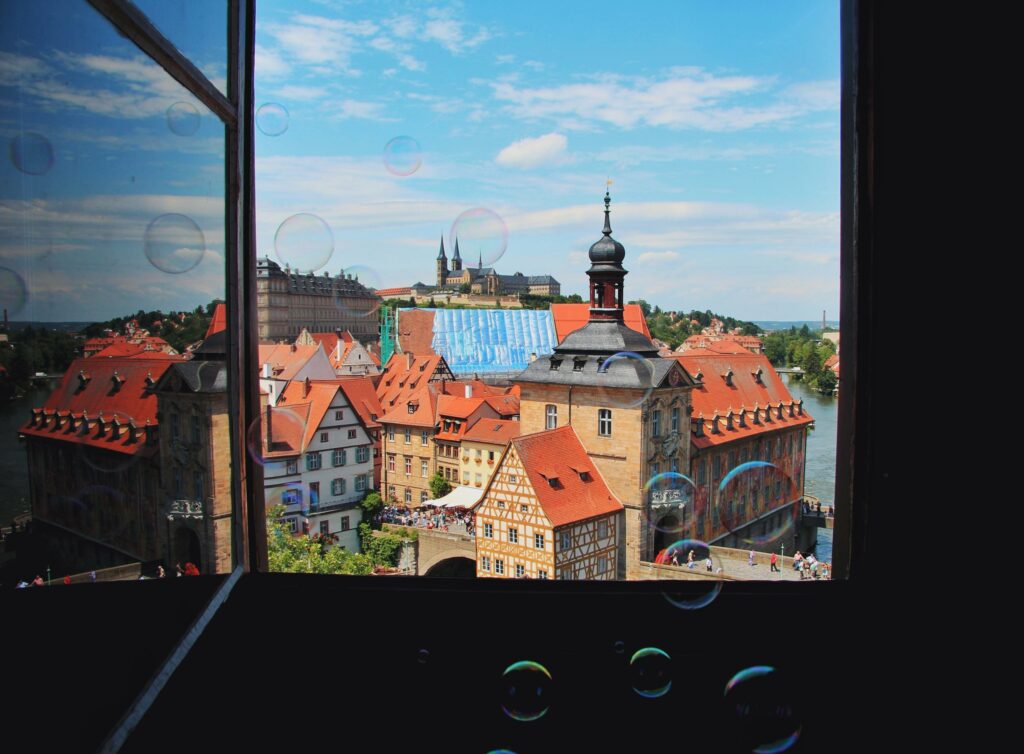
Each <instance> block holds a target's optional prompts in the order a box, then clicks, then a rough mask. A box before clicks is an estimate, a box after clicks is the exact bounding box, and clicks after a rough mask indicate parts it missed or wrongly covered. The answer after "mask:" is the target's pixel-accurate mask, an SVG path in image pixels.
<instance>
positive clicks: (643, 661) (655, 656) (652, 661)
mask: <svg viewBox="0 0 1024 754" xmlns="http://www.w3.org/2000/svg"><path fill="white" fill-rule="evenodd" d="M629 671H630V675H631V676H632V681H633V691H635V692H636V693H638V694H639V695H640V696H642V697H644V698H645V699H657V698H658V697H661V696H665V694H667V693H668V692H669V690H670V689H671V688H672V658H671V657H669V656H668V653H667V652H665V651H664V650H663V649H658V648H657V647H645V648H644V649H640V650H637V651H636V652H635V653H634V654H633V657H632V658H630V660H629Z"/></svg>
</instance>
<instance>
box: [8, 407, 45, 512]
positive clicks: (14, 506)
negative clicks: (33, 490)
mask: <svg viewBox="0 0 1024 754" xmlns="http://www.w3.org/2000/svg"><path fill="white" fill-rule="evenodd" d="M49 394H50V391H49V389H33V390H30V391H28V392H27V393H26V394H25V396H24V397H23V398H17V399H15V400H13V401H3V402H0V524H2V525H3V526H10V525H11V519H13V518H14V517H15V516H17V515H18V514H19V513H28V511H29V507H30V506H29V497H28V463H27V462H26V459H25V442H24V441H23V440H19V439H18V429H19V428H20V427H21V426H22V425H23V424H24V423H25V422H26V421H28V412H29V409H30V408H32V407H33V406H42V405H43V401H45V400H46V398H47V396H49Z"/></svg>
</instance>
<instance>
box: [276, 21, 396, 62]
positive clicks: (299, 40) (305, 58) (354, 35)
mask: <svg viewBox="0 0 1024 754" xmlns="http://www.w3.org/2000/svg"><path fill="white" fill-rule="evenodd" d="M266 31H267V33H268V34H269V35H270V36H271V37H273V38H274V39H275V40H276V42H277V44H278V46H279V48H280V49H281V51H282V52H284V53H285V54H286V56H287V57H289V58H291V59H292V60H294V61H297V62H299V63H303V64H306V65H311V66H324V65H329V66H330V67H331V68H330V69H329V70H331V71H332V72H333V73H335V74H337V73H349V72H350V68H351V58H352V55H353V53H354V52H355V51H356V50H357V49H358V47H359V39H361V38H363V37H368V36H372V35H373V34H375V33H376V32H377V25H376V24H374V23H372V22H370V21H357V22H351V21H344V20H341V19H333V18H325V17H323V16H306V15H296V16H294V17H293V18H292V20H291V21H290V22H289V23H285V24H267V25H266Z"/></svg>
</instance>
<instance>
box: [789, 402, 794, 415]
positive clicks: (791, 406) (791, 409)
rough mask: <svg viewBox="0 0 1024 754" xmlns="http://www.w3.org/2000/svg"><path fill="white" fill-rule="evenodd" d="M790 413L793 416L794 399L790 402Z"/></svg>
mask: <svg viewBox="0 0 1024 754" xmlns="http://www.w3.org/2000/svg"><path fill="white" fill-rule="evenodd" d="M789 415H790V416H793V401H790V402H789Z"/></svg>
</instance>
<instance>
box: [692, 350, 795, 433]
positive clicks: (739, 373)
mask: <svg viewBox="0 0 1024 754" xmlns="http://www.w3.org/2000/svg"><path fill="white" fill-rule="evenodd" d="M714 345H716V346H718V345H721V343H716V344H714ZM674 358H675V359H676V360H677V361H678V362H679V363H680V364H681V365H682V366H683V368H684V369H685V370H686V371H687V372H689V374H690V375H696V374H697V373H698V372H701V373H702V375H703V380H702V382H699V383H698V384H697V387H695V388H694V389H693V392H692V393H691V397H692V401H693V417H692V420H691V421H692V422H697V421H700V420H701V416H702V415H703V421H704V436H703V437H698V436H696V435H694V434H691V435H690V439H691V440H692V442H693V444H694V445H695V446H696V447H698V448H705V447H709V446H714V445H721V444H724V443H727V442H732V441H733V440H735V439H737V438H747V437H753V436H755V435H758V434H762V433H765V432H773V431H776V430H779V429H781V428H784V427H795V426H801V425H805V424H810V423H811V422H813V421H814V419H813V417H811V415H810V414H809V413H807V410H806V408H805V409H804V413H803V416H800V415H799V414H797V413H796V411H795V409H794V413H793V416H790V415H789V404H791V403H792V402H793V396H792V395H790V393H789V391H788V390H787V389H786V386H785V384H784V383H783V382H782V378H781V377H779V374H778V372H776V371H775V369H774V367H772V364H771V362H770V361H768V357H767V356H765V355H764V354H756V353H751V352H750V351H748V350H746V349H745V348H740V349H739V351H738V352H736V353H722V352H720V351H716V350H713V349H710V348H693V349H690V350H689V351H686V352H685V353H682V354H676V355H675V357H674ZM730 369H731V370H732V373H733V374H732V386H729V385H728V384H726V381H725V378H724V376H723V375H725V374H726V373H727V372H728V371H729V370H730ZM758 369H761V380H762V383H763V384H760V383H758V382H757V380H756V379H755V376H754V373H755V372H757V370H758ZM780 401H781V402H782V404H783V411H782V418H781V419H779V418H777V417H778V405H779V402H780ZM755 406H756V407H757V408H758V409H760V411H761V412H762V418H761V423H760V424H754V422H753V410H754V408H755ZM767 406H772V408H773V413H772V421H770V422H766V421H765V420H764V418H763V412H764V409H765V408H766V407H767ZM730 410H732V411H733V412H735V415H734V416H735V420H734V422H733V429H731V430H730V429H726V426H727V422H726V417H727V415H728V413H729V411H730ZM741 410H744V411H745V412H746V418H745V422H746V425H747V426H746V427H740V426H739V413H740V411H741ZM716 412H717V413H718V415H719V417H720V419H721V421H720V422H719V425H718V426H719V429H720V430H721V431H720V433H719V434H713V433H712V424H713V419H714V415H715V413H716Z"/></svg>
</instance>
